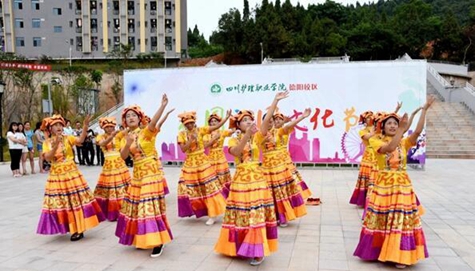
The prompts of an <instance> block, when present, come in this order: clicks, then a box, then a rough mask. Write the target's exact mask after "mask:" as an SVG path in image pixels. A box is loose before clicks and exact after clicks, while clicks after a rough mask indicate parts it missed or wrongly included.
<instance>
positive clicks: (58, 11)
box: [53, 8, 62, 15]
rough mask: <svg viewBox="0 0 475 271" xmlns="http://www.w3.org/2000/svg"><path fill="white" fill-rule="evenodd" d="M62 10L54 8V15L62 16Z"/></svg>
mask: <svg viewBox="0 0 475 271" xmlns="http://www.w3.org/2000/svg"><path fill="white" fill-rule="evenodd" d="M61 13H62V12H61V8H53V15H61Z"/></svg>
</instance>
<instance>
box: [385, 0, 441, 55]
mask: <svg viewBox="0 0 475 271" xmlns="http://www.w3.org/2000/svg"><path fill="white" fill-rule="evenodd" d="M392 25H393V27H394V29H395V32H396V33H397V34H399V35H400V36H401V37H402V40H401V41H400V42H401V48H402V49H403V50H404V51H406V52H407V53H408V54H409V55H411V57H413V58H417V57H419V55H420V53H421V51H422V49H424V47H425V46H426V44H427V43H428V42H429V41H431V40H434V39H435V38H437V36H438V35H439V32H438V27H439V26H440V19H439V18H438V17H436V16H433V14H432V7H431V6H430V5H429V4H426V3H424V2H423V1H422V0H410V1H409V2H408V3H403V4H401V5H399V6H398V7H397V8H396V11H395V15H394V17H393V18H392Z"/></svg>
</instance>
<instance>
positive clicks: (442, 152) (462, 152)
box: [426, 150, 475, 155]
mask: <svg viewBox="0 0 475 271" xmlns="http://www.w3.org/2000/svg"><path fill="white" fill-rule="evenodd" d="M426 154H427V155H441V154H447V155H449V154H450V155H475V152H474V151H445V150H444V151H441V150H439V151H427V152H426Z"/></svg>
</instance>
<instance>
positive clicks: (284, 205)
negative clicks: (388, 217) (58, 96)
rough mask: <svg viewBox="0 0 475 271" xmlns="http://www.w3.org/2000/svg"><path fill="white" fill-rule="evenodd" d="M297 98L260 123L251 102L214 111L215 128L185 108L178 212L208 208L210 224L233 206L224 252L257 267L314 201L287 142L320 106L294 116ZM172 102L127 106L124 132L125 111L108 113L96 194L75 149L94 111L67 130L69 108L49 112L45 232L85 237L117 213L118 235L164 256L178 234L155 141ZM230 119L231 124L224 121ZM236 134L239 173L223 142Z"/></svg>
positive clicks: (202, 212)
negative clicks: (151, 107) (290, 114)
mask: <svg viewBox="0 0 475 271" xmlns="http://www.w3.org/2000/svg"><path fill="white" fill-rule="evenodd" d="M287 97H288V92H279V93H277V94H276V96H275V98H274V100H273V101H272V104H271V105H270V107H269V108H268V110H267V113H266V115H265V116H264V118H263V120H262V122H261V125H260V127H259V128H257V126H256V123H255V116H254V114H253V112H252V111H250V110H240V111H239V112H237V113H236V114H235V115H232V112H231V111H228V112H227V114H226V116H225V117H224V118H221V117H220V116H218V115H217V114H211V115H210V116H209V118H208V120H207V121H208V126H205V127H197V126H196V114H195V113H194V112H185V113H182V114H180V115H179V116H178V117H179V119H180V121H181V123H182V124H183V125H184V127H185V129H184V130H183V131H181V132H180V133H179V134H178V144H179V146H180V148H181V150H182V151H183V152H184V153H186V159H185V161H184V163H183V167H182V170H181V174H180V178H179V181H178V215H179V216H180V217H189V216H195V217H196V218H199V217H202V216H208V217H209V219H208V221H206V225H212V224H214V223H215V218H216V217H218V216H220V215H222V214H224V218H223V223H222V228H221V233H220V235H219V237H218V241H217V243H216V245H215V251H216V252H218V253H221V254H224V255H228V256H233V257H238V256H239V257H244V258H249V259H250V264H251V265H259V264H261V263H262V261H263V260H264V257H265V256H268V255H269V254H270V253H272V252H274V251H276V250H277V247H278V242H277V239H278V238H277V226H278V225H280V226H281V227H285V226H287V223H288V222H289V221H292V220H294V219H296V218H299V217H302V216H304V215H305V214H306V213H307V211H306V207H305V200H306V199H307V198H308V197H309V196H310V195H311V192H310V190H309V189H308V187H307V185H306V184H305V182H304V181H303V180H302V177H301V175H300V174H299V173H298V171H297V169H296V167H295V166H294V164H293V162H292V160H291V158H290V153H289V152H288V150H287V145H288V140H289V134H291V133H292V132H293V131H294V127H295V126H296V125H297V124H298V123H299V122H300V121H302V120H303V119H305V118H306V117H308V116H309V115H310V110H309V109H306V110H305V111H304V113H303V115H301V116H300V117H299V118H297V119H295V120H293V121H288V120H286V118H285V117H284V115H283V114H281V113H277V112H276V108H277V104H278V103H279V101H281V100H283V99H285V98H287ZM167 104H168V98H167V96H166V95H163V97H162V101H161V104H160V107H159V108H158V109H157V111H156V112H155V114H154V115H153V116H152V117H151V118H150V117H148V116H146V115H145V113H144V112H143V111H142V109H141V108H140V107H139V106H137V105H134V106H129V107H126V108H125V109H124V110H123V111H122V125H123V126H124V127H126V129H125V130H124V131H123V132H119V131H117V130H115V127H116V125H117V123H116V121H115V119H113V118H103V119H101V120H100V126H101V128H102V129H104V131H105V134H103V135H101V136H100V137H99V138H98V139H97V144H98V145H99V146H101V148H102V149H103V151H104V156H105V163H104V166H103V169H102V172H101V174H100V176H99V180H98V183H97V186H96V188H95V190H94V192H92V191H91V189H90V188H89V187H88V184H87V182H86V180H85V179H84V177H83V175H82V174H81V172H80V171H79V170H78V168H77V166H76V164H75V163H74V155H73V146H74V145H80V144H82V142H83V141H84V139H85V137H86V135H87V129H88V126H89V117H86V119H85V120H84V124H83V129H82V133H81V134H80V135H79V136H78V137H74V136H66V135H64V133H63V128H64V126H65V121H64V119H63V118H62V117H61V116H60V115H54V116H52V117H49V118H46V119H44V120H43V123H42V127H41V129H42V130H43V131H44V132H45V135H46V136H47V139H46V140H45V141H44V143H43V150H44V152H43V157H44V158H45V159H46V160H48V161H50V162H51V169H50V173H49V177H48V180H47V183H46V191H45V196H44V201H43V208H42V213H41V217H40V221H39V224H38V230H37V233H39V234H66V233H71V234H72V235H71V241H77V240H80V239H82V238H83V237H84V232H85V231H86V230H88V229H91V228H93V227H95V226H97V225H98V224H99V223H100V222H101V221H103V220H105V219H107V220H110V221H115V220H117V227H116V231H115V235H116V236H117V237H118V238H119V243H120V244H123V245H133V246H135V247H137V248H139V249H152V253H151V257H158V256H160V255H161V253H162V252H163V247H164V245H165V244H167V243H169V242H171V240H172V239H173V236H172V232H171V228H170V225H169V223H168V220H167V216H166V204H165V196H166V195H167V194H168V193H169V190H168V185H167V181H166V179H165V176H164V172H163V168H162V165H161V162H160V159H159V155H158V152H157V150H156V148H155V139H156V137H157V135H158V133H159V132H160V129H161V126H162V125H163V123H164V122H165V121H166V119H167V118H168V116H169V115H170V113H171V112H172V111H173V109H172V110H170V111H168V112H167V113H165V114H164V112H165V109H166V106H167ZM228 121H229V129H228V130H222V129H220V128H221V127H222V126H223V125H224V124H225V123H226V122H228ZM226 137H230V139H229V143H228V152H229V154H231V155H232V156H234V158H235V164H236V171H235V174H234V176H231V174H230V171H229V167H228V162H227V160H226V156H225V153H224V150H223V143H224V140H225V138H226ZM205 148H208V149H209V152H208V154H205ZM260 153H262V161H261V160H260ZM129 155H130V156H131V157H132V159H133V160H134V165H133V173H132V176H131V175H130V173H129V170H128V168H127V167H126V165H125V162H124V159H126V158H127V157H129ZM261 164H262V165H261Z"/></svg>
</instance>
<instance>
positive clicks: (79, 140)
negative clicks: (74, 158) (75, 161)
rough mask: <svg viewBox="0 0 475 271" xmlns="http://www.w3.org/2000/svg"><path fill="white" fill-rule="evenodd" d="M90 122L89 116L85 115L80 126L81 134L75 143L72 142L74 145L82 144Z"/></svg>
mask: <svg viewBox="0 0 475 271" xmlns="http://www.w3.org/2000/svg"><path fill="white" fill-rule="evenodd" d="M90 121H91V116H89V115H87V116H86V118H85V119H84V122H83V125H82V131H81V134H80V135H79V136H78V137H77V138H76V141H75V142H74V143H75V145H81V144H82V143H83V142H84V139H86V136H87V129H88V128H89V122H90Z"/></svg>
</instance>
